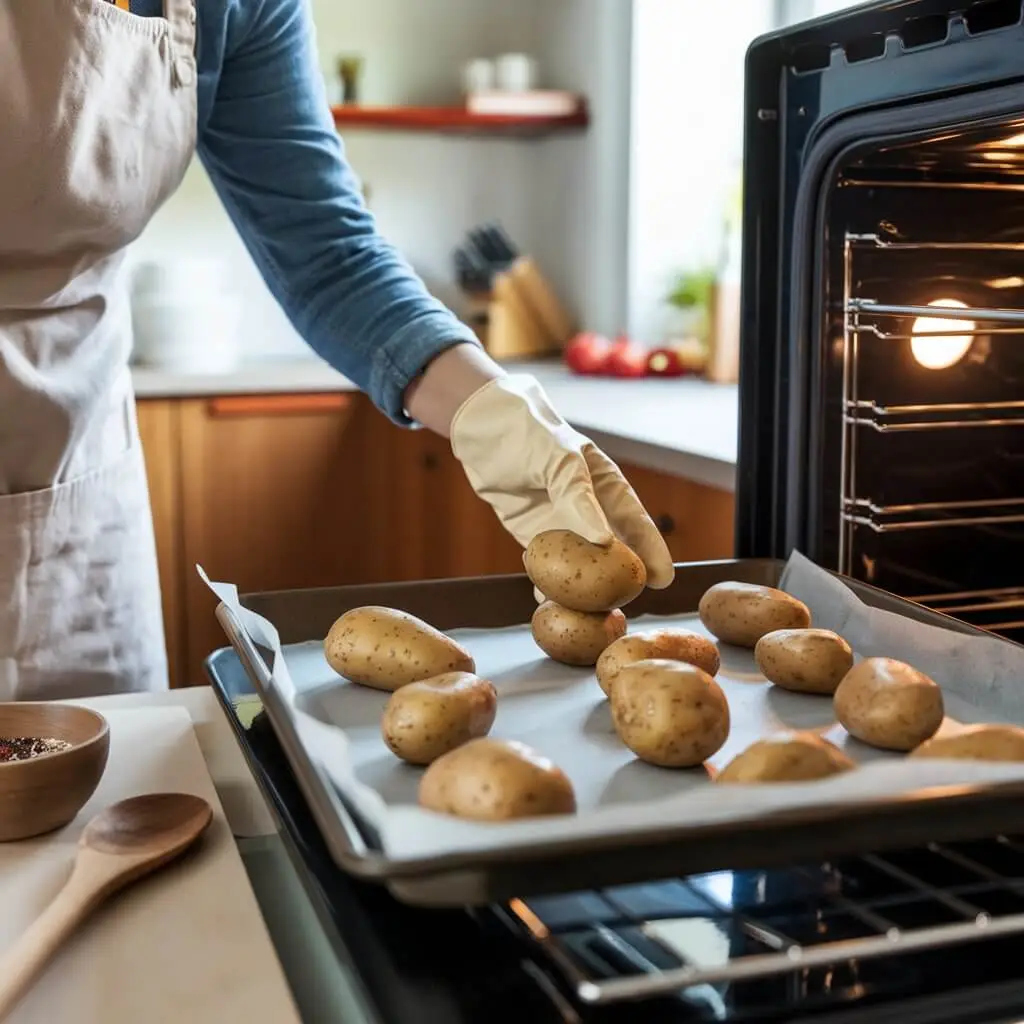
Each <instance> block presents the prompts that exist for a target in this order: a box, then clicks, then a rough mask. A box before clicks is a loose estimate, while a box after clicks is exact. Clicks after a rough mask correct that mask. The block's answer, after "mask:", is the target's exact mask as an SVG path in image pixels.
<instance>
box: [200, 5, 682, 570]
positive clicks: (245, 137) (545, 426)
mask: <svg viewBox="0 0 1024 1024" xmlns="http://www.w3.org/2000/svg"><path fill="white" fill-rule="evenodd" d="M241 9H242V11H243V12H244V13H242V14H237V13H236V15H235V20H234V21H233V22H232V23H231V24H230V25H229V27H228V40H227V48H226V57H225V61H224V67H223V70H222V74H221V79H220V83H219V86H218V89H217V96H216V100H215V102H214V105H213V111H212V113H211V115H210V118H209V121H208V123H207V124H205V125H203V126H202V130H201V137H200V140H199V152H200V157H201V159H202V160H203V163H204V165H205V166H206V168H207V171H208V173H209V174H210V177H211V179H212V181H213V184H214V187H215V188H216V189H217V192H218V194H219V195H220V197H221V199H222V201H223V203H224V205H225V207H226V208H227V211H228V213H229V215H230V216H231V218H232V220H233V221H234V223H235V226H236V227H237V229H238V231H239V233H240V234H241V236H242V238H243V240H244V241H245V244H246V246H247V247H248V249H249V252H250V253H251V254H252V256H253V259H254V260H255V261H256V264H257V265H258V267H259V268H260V271H261V272H262V274H263V277H264V279H265V280H266V282H267V284H268V286H269V287H270V290H271V292H272V293H273V294H274V296H275V298H276V299H277V300H278V302H279V303H280V304H281V306H282V307H283V308H284V310H285V312H286V313H287V314H288V316H289V317H290V319H291V321H292V323H293V324H294V325H295V327H296V329H297V330H298V331H299V333H300V334H301V335H302V336H303V337H304V338H305V339H306V341H307V342H308V343H309V344H310V345H311V346H312V347H313V349H314V350H316V351H317V352H318V353H320V355H321V356H323V357H324V358H325V359H326V360H327V361H328V362H329V363H330V364H331V365H332V366H334V367H336V368H337V369H338V370H340V371H341V372H342V373H344V374H345V375H346V376H347V377H349V378H350V379H351V380H352V381H354V382H355V384H356V385H358V386H359V387H360V388H361V389H362V390H364V391H366V392H367V393H368V394H369V395H370V397H371V398H372V399H373V401H374V402H375V403H376V405H377V406H379V407H380V408H381V409H382V410H383V411H384V412H386V413H387V414H388V415H389V416H390V417H391V418H392V419H394V420H395V421H396V422H398V423H407V422H409V417H410V416H411V417H412V419H413V420H414V421H416V422H419V423H422V424H423V425H424V426H427V427H429V428H431V429H433V430H435V431H437V432H438V433H440V434H444V435H446V436H450V437H451V439H452V449H453V451H454V452H455V455H456V457H457V458H458V459H459V461H460V462H462V464H463V467H464V468H465V470H466V474H467V477H468V479H469V481H470V484H471V485H472V486H473V488H474V490H475V491H476V493H477V494H478V495H479V496H480V497H481V498H483V499H484V500H485V501H487V502H489V503H490V504H491V506H492V507H493V508H494V510H495V512H496V513H497V515H498V517H499V518H500V519H501V521H502V523H503V524H504V525H505V527H506V529H507V530H508V531H509V532H510V533H511V534H512V535H513V536H514V537H516V539H517V540H519V541H520V543H522V544H523V545H524V546H525V545H526V544H528V543H529V542H530V540H531V539H532V538H533V537H534V536H536V535H537V534H538V533H541V532H543V531H545V530H549V529H570V530H573V531H574V532H576V533H578V534H580V535H581V536H583V537H585V538H586V539H588V540H590V541H592V542H593V543H597V544H607V543H610V542H611V540H612V538H613V536H614V535H616V534H617V535H618V536H619V537H621V538H622V539H623V540H625V541H626V543H627V544H629V545H630V546H631V547H632V548H633V549H634V550H635V551H636V552H637V554H639V555H640V557H641V558H642V559H643V561H644V563H645V564H646V565H647V568H648V584H649V585H650V586H659V587H663V586H667V585H668V583H669V582H671V580H672V574H673V569H672V559H671V556H670V554H669V551H668V548H667V547H666V546H665V541H664V540H663V539H662V537H661V535H660V534H659V533H658V530H657V528H656V527H655V525H654V523H653V522H652V521H651V518H650V516H649V515H648V514H647V513H646V512H645V511H644V508H643V506H642V505H641V504H640V502H639V500H638V499H637V497H636V494H635V493H634V492H633V489H632V488H631V487H630V486H629V484H628V483H627V481H626V480H625V478H624V477H623V475H622V473H621V472H620V471H619V469H618V467H617V466H615V464H614V463H613V462H612V461H611V460H610V459H608V457H607V456H606V455H604V453H603V452H601V451H599V450H598V448H597V447H596V446H595V445H594V444H593V442H591V441H589V440H588V439H587V438H585V437H583V436H582V435H581V434H579V433H577V432H576V431H575V430H573V429H572V428H571V427H570V426H569V425H568V424H567V423H566V422H565V421H564V420H562V418H561V417H560V416H559V415H558V413H557V412H556V411H555V409H554V408H553V407H552V406H551V404H550V403H549V402H548V400H547V396H546V395H545V394H544V392H543V389H542V388H541V387H540V385H539V384H538V383H537V382H536V381H535V380H533V378H531V377H516V378H512V377H509V376H507V375H505V374H504V373H503V371H502V370H501V368H500V367H499V366H498V365H497V364H495V363H494V362H493V361H492V360H491V359H490V358H489V357H488V356H487V355H486V354H485V353H484V352H483V350H482V349H481V348H480V346H479V345H478V343H477V341H476V336H475V335H474V334H473V332H472V331H471V330H470V328H469V327H467V326H466V325H465V324H463V323H460V322H459V320H458V319H457V318H456V317H455V316H454V315H453V314H452V313H451V312H450V311H449V310H448V309H446V308H445V307H444V306H443V305H442V304H441V303H439V302H438V301H436V300H435V299H434V298H432V297H431V296H430V295H429V294H428V293H427V291H426V289H425V287H424V286H423V284H422V282H421V281H420V280H419V278H418V277H417V276H416V275H415V274H414V273H413V271H412V270H411V269H410V268H409V266H408V265H407V264H406V263H405V262H404V261H403V260H402V259H401V258H400V257H399V256H398V254H397V253H396V252H395V250H394V249H393V248H392V247H391V246H390V245H388V244H387V243H386V242H385V241H384V240H383V239H382V238H381V236H380V235H379V234H378V233H377V230H376V226H375V224H374V221H373V218H372V217H371V216H370V214H369V213H368V212H367V210H366V209H365V207H364V205H363V202H362V198H361V196H360V194H359V189H358V185H357V182H356V179H355V175H354V174H353V173H352V170H351V168H350V167H349V166H348V164H347V163H346V162H345V157H344V152H343V149H342V145H341V141H340V140H339V138H338V136H337V134H336V132H335V130H334V124H333V119H332V117H331V114H330V110H329V107H328V104H327V100H326V97H325V96H324V90H323V80H322V78H321V76H320V72H319V69H318V68H317V65H316V60H315V54H314V46H313V38H314V37H313V23H312V18H311V16H310V12H309V7H308V0H245V3H244V4H243V5H241ZM407 414H408V415H407Z"/></svg>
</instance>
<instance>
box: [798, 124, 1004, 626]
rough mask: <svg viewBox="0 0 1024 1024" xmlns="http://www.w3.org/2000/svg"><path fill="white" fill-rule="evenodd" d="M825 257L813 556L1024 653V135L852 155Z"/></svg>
mask: <svg viewBox="0 0 1024 1024" xmlns="http://www.w3.org/2000/svg"><path fill="white" fill-rule="evenodd" d="M818 244H819V246H820V248H821V258H820V260H819V261H818V266H819V268H820V271H819V272H820V274H821V278H820V281H821V288H820V289H819V292H820V295H821V296H822V298H823V301H821V303H820V306H819V315H820V317H821V321H820V323H821V329H820V338H821V339H822V342H821V357H820V368H819V394H820V401H821V405H820V406H819V414H820V419H819V424H820V427H819V429H818V431H817V432H816V434H817V436H816V438H815V441H816V457H817V460H818V464H819V474H820V480H821V484H822V486H821V488H820V490H819V492H818V494H817V495H816V505H817V508H816V510H815V511H816V513H817V514H816V515H812V516H811V520H812V531H813V533H814V542H813V543H814V546H815V547H816V548H817V549H818V550H819V551H820V552H821V553H822V555H824V557H825V558H826V559H828V561H829V562H831V563H832V564H834V565H836V566H837V567H838V568H839V569H840V570H841V571H843V572H846V573H848V574H850V575H852V576H854V577H857V578H858V579H862V580H865V581H867V582H870V583H873V584H875V585H876V586H879V587H882V588H884V589H887V590H891V591H894V592H896V593H898V594H900V595H902V596H905V597H910V598H912V599H914V600H917V601H920V602H922V603H924V604H927V605H929V606H931V607H934V608H937V609H939V610H941V611H945V612H947V613H949V614H952V615H955V616H957V617H958V618H962V619H966V620H967V621H969V622H972V623H974V624H976V625H979V626H982V627H985V628H987V629H990V630H993V631H994V632H997V633H1000V634H1002V635H1004V636H1007V637H1010V638H1013V639H1017V640H1020V639H1022V638H1024V123H1020V122H1019V121H1018V122H1017V123H1014V122H1012V121H1009V120H1004V121H1002V122H1001V123H990V124H986V125H983V126H972V127H961V128H956V127H951V128H946V129H944V130H939V131H934V132H931V133H928V134H927V135H924V136H918V137H914V138H911V139H905V140H902V141H901V140H895V141H892V142H890V143H887V144H881V145H875V146H871V147H869V146H861V147H859V148H857V149H855V150H853V151H852V152H849V153H847V154H845V155H844V157H843V159H842V160H841V161H840V162H838V163H837V166H835V167H834V169H833V171H832V173H831V175H830V180H829V181H828V182H827V185H826V197H825V202H824V204H823V206H822V217H821V220H820V236H819V239H818ZM814 433H815V432H814V431H813V430H812V431H811V434H812V435H813V434H814Z"/></svg>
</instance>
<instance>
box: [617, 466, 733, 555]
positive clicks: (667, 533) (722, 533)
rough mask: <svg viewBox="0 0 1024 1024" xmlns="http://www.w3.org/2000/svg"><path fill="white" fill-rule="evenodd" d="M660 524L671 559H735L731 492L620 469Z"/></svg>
mask: <svg viewBox="0 0 1024 1024" xmlns="http://www.w3.org/2000/svg"><path fill="white" fill-rule="evenodd" d="M620 468H621V469H622V471H623V473H624V474H625V475H626V478H627V479H628V480H629V482H630V483H631V484H632V485H633V488H634V489H635V490H636V492H637V495H638V496H639V498H640V500H641V501H642V502H643V503H644V506H645V507H646V509H647V511H648V512H649V513H650V514H651V518H652V519H654V521H655V523H657V525H658V528H659V529H660V530H661V532H662V534H663V536H664V537H665V540H666V542H667V543H668V547H669V551H671V552H672V558H673V559H674V560H675V561H677V562H703V561H708V560H712V559H716V558H732V556H733V550H734V544H735V526H734V519H735V498H734V496H733V495H732V494H730V493H729V492H728V491H719V490H716V489H715V488H713V487H707V486H705V485H704V484H699V483H696V482H695V481H693V480H684V479H681V478H680V477H673V476H667V475H666V474H664V473H659V472H656V471H655V470H651V469H646V468H644V467H641V466H630V465H625V464H623V465H622V466H621V467H620Z"/></svg>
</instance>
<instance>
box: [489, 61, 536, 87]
mask: <svg viewBox="0 0 1024 1024" xmlns="http://www.w3.org/2000/svg"><path fill="white" fill-rule="evenodd" d="M494 70H495V79H496V84H497V87H498V89H500V90H501V91H502V92H530V91H531V90H532V89H535V88H536V86H537V62H536V61H535V60H534V59H533V58H532V57H531V56H529V54H526V53H503V54H502V55H501V56H500V57H498V58H497V60H496V61H495V62H494Z"/></svg>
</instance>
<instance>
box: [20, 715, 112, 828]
mask: <svg viewBox="0 0 1024 1024" xmlns="http://www.w3.org/2000/svg"><path fill="white" fill-rule="evenodd" d="M19 736H20V737H27V736H31V737H36V738H42V739H56V740H65V741H66V742H68V743H70V744H71V746H70V747H69V748H68V749H67V750H60V751H56V752H54V753H52V754H38V755H36V756H35V757H31V758H28V759H27V760H24V761H0V843H7V842H11V841H12V840H15V839H28V838H29V837H30V836H39V835H42V834H43V833H45V832H52V831H53V830H54V829H57V828H61V827H62V826H63V825H66V824H67V823H68V822H69V821H71V820H72V819H73V818H74V817H75V815H76V814H78V812H79V811H80V810H81V809H82V808H83V807H84V806H85V803H86V801H88V799H89V797H91V796H92V795H93V793H94V792H95V791H96V787H97V786H98V785H99V782H100V779H101V778H102V777H103V772H104V770H105V769H106V767H107V755H108V754H109V752H110V727H109V726H108V725H107V720H106V719H105V718H104V717H103V716H102V715H100V714H97V713H96V712H95V711H90V710H89V709H88V708H80V707H76V706H75V705H73V704H57V703H54V704H51V703H49V702H41V703H25V704H20V703H11V704H0V741H2V740H4V739H11V738H14V737H19Z"/></svg>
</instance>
